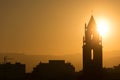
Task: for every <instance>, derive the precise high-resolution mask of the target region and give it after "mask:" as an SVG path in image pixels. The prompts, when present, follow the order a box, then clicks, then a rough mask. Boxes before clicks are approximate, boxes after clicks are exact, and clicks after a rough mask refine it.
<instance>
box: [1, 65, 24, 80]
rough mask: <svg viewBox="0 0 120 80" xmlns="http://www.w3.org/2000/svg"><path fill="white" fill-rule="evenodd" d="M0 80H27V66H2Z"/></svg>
mask: <svg viewBox="0 0 120 80" xmlns="http://www.w3.org/2000/svg"><path fill="white" fill-rule="evenodd" d="M0 80H25V64H20V63H15V64H11V63H5V64H0Z"/></svg>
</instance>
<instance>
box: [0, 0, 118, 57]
mask: <svg viewBox="0 0 120 80" xmlns="http://www.w3.org/2000/svg"><path fill="white" fill-rule="evenodd" d="M119 3H120V0H41V1H39V0H38V1H37V0H36V1H34V0H33V1H27V0H20V1H16V0H12V1H10V0H5V1H4V0H3V1H0V18H1V19H0V52H1V53H2V52H13V53H26V54H45V55H46V54H49V55H51V54H56V55H58V54H60V55H61V54H63V55H64V54H74V53H82V37H83V30H84V24H85V22H87V23H88V20H89V19H90V16H91V14H93V16H94V18H95V20H96V22H97V20H98V19H99V18H100V17H102V18H105V19H107V20H108V21H109V23H110V24H109V25H110V26H109V28H110V30H111V31H110V35H108V36H106V37H104V38H103V49H104V51H116V50H117V51H120V47H119V38H120V35H119V34H120V32H119V30H120V22H119V21H120V16H119V14H120V8H119V7H120V5H119Z"/></svg>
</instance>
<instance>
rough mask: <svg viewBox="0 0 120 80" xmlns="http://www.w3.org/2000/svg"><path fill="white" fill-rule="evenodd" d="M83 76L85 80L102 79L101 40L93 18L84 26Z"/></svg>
mask: <svg viewBox="0 0 120 80" xmlns="http://www.w3.org/2000/svg"><path fill="white" fill-rule="evenodd" d="M83 75H84V78H85V79H86V80H99V79H100V80H101V78H102V76H101V75H102V40H101V37H100V35H99V33H98V31H97V26H96V23H95V20H94V17H93V16H91V18H90V21H89V23H88V25H85V36H84V37H83Z"/></svg>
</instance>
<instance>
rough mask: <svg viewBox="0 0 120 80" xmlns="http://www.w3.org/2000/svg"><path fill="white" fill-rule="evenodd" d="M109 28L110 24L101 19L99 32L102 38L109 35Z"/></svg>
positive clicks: (98, 22) (98, 26) (98, 24)
mask: <svg viewBox="0 0 120 80" xmlns="http://www.w3.org/2000/svg"><path fill="white" fill-rule="evenodd" d="M108 26H109V25H108V22H107V20H105V19H99V20H98V21H97V31H98V32H99V34H100V35H101V36H102V37H104V36H106V35H107V34H108Z"/></svg>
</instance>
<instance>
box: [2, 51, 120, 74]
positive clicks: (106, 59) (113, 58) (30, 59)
mask: <svg viewBox="0 0 120 80" xmlns="http://www.w3.org/2000/svg"><path fill="white" fill-rule="evenodd" d="M119 53H120V51H111V52H109V51H107V52H104V53H103V66H104V67H113V66H115V65H118V64H120V54H119ZM4 56H8V57H9V58H13V59H12V60H8V62H12V63H15V62H21V63H24V64H26V71H27V72H31V71H32V69H33V67H35V66H36V65H37V64H39V63H40V61H41V62H48V60H65V61H66V62H70V63H71V64H73V65H74V66H75V68H76V71H79V70H81V69H82V54H81V53H75V54H69V55H26V54H23V53H22V54H21V53H0V62H3V57H4Z"/></svg>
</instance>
